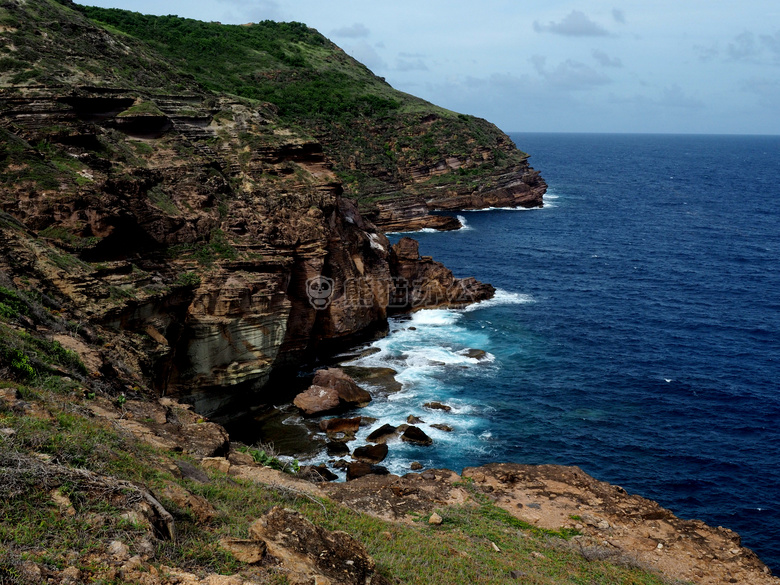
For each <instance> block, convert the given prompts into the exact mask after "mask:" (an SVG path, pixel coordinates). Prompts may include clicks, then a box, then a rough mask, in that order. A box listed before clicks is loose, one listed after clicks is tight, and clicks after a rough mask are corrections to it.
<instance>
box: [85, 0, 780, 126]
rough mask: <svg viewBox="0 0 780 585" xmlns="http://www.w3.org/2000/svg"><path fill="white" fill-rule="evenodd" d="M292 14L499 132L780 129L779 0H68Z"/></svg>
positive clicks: (196, 12)
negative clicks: (484, 121)
mask: <svg viewBox="0 0 780 585" xmlns="http://www.w3.org/2000/svg"><path fill="white" fill-rule="evenodd" d="M77 1H78V2H79V3H82V4H92V5H96V6H104V7H114V8H125V9H128V10H134V11H137V12H143V13H147V14H176V15H179V16H184V17H188V18H196V19H199V20H206V21H219V22H222V23H225V24H243V23H247V22H257V21H260V20H266V19H268V20H277V21H298V22H303V23H305V24H307V25H309V26H311V27H313V28H316V29H317V30H318V31H319V32H321V33H322V34H324V35H325V36H327V37H328V38H330V39H331V40H332V41H333V42H335V43H336V44H337V45H339V46H340V47H341V48H343V49H344V50H345V51H346V52H347V53H349V54H350V55H352V56H353V57H355V58H356V59H358V60H359V61H361V62H363V63H364V64H365V65H367V66H368V67H369V68H370V69H371V70H372V71H373V72H374V73H375V74H376V75H379V76H381V77H384V78H385V79H387V81H388V82H389V83H390V84H391V85H392V86H393V87H395V88H396V89H399V90H401V91H405V92H407V93H411V94H414V95H417V96H419V97H422V98H424V99H426V100H429V101H431V102H433V103H435V104H437V105H440V106H443V107H445V108H449V109H451V110H455V111H457V112H461V113H466V114H473V115H475V116H479V117H482V118H486V119H488V120H490V121H491V122H494V123H495V124H497V125H498V126H499V127H500V128H501V129H502V130H504V131H505V132H652V133H656V132H657V133H706V134H780V2H777V0H741V1H738V0H654V1H653V2H647V1H643V2H639V1H623V2H617V0H604V1H602V0H590V1H588V2H570V1H567V0H548V1H547V2H540V1H530V0H479V2H477V1H470V2H458V1H453V0H447V1H443V0H425V1H423V0H415V1H410V0H395V1H394V2H392V3H391V2H377V1H373V0H327V1H325V0H320V1H317V2H315V1H313V0H294V1H283V0H166V1H165V2H160V1H159V0H77Z"/></svg>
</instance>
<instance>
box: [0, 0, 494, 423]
mask: <svg viewBox="0 0 780 585" xmlns="http://www.w3.org/2000/svg"><path fill="white" fill-rule="evenodd" d="M66 4H67V3H66ZM1 16H2V20H3V22H4V23H5V24H4V25H3V29H2V31H0V37H2V40H3V42H4V47H5V51H6V53H7V54H9V55H13V57H6V61H9V62H10V65H11V66H12V67H10V68H9V69H7V70H6V71H5V73H4V74H3V77H2V85H3V87H2V90H1V91H2V93H0V134H2V139H3V140H2V146H0V160H1V161H2V169H0V173H1V174H2V182H3V188H2V192H1V193H0V207H1V208H2V210H3V212H4V213H5V214H7V215H6V216H5V217H6V221H5V222H4V223H3V225H2V227H1V228H0V229H2V230H3V234H4V237H3V240H2V242H0V246H1V247H2V257H1V258H0V265H2V268H3V270H4V272H5V275H6V277H7V278H8V279H10V282H11V284H13V286H15V287H20V288H21V289H24V290H27V291H29V290H32V289H35V290H38V291H40V292H43V293H45V294H46V295H47V296H49V297H51V298H53V299H57V301H56V302H57V305H58V306H60V307H62V310H63V311H65V312H66V313H67V314H68V315H69V316H70V318H71V319H72V320H73V321H76V322H80V323H84V324H88V325H89V326H91V327H94V328H96V330H99V331H103V330H106V331H113V332H118V331H120V332H122V333H123V335H122V336H118V337H117V339H116V341H115V343H117V344H119V345H121V346H122V347H123V349H122V350H121V352H120V353H123V354H126V355H125V358H124V362H125V363H126V364H127V363H135V364H137V368H135V369H134V368H130V367H129V366H128V368H126V369H129V370H134V372H133V375H132V376H130V377H128V373H127V372H125V373H124V374H121V375H120V374H119V373H118V370H117V369H116V368H114V370H116V371H114V375H115V377H117V378H121V379H124V384H125V385H129V386H131V387H135V386H139V387H141V388H149V389H150V391H152V392H154V393H156V394H178V395H186V396H188V397H189V399H190V400H191V401H193V402H194V403H195V404H197V405H198V408H199V409H200V410H201V411H203V412H209V413H211V412H214V411H215V410H218V409H220V408H221V407H222V406H223V402H225V401H229V400H230V399H231V395H233V396H235V395H242V394H247V393H252V392H258V391H261V390H262V389H263V388H264V386H265V385H266V383H267V382H268V380H269V378H270V376H271V375H272V374H273V373H275V372H283V371H286V370H288V369H294V368H296V367H298V366H300V365H301V364H302V363H303V362H305V361H306V360H309V359H313V358H316V357H319V356H322V355H326V354H328V353H332V352H333V351H335V350H337V349H339V348H340V347H342V346H344V345H346V344H349V343H352V342H354V341H355V340H356V339H359V338H362V337H365V336H368V335H371V334H373V333H375V332H376V331H377V330H381V329H383V328H384V326H385V324H386V317H387V311H388V306H389V305H390V304H391V303H390V301H391V299H392V298H394V297H395V296H397V295H396V288H397V287H398V286H401V285H402V286H404V287H407V286H411V287H412V288H414V286H425V287H430V286H432V285H431V283H430V282H429V281H431V280H437V279H442V278H443V279H444V280H445V281H446V282H444V281H442V283H441V284H440V288H442V287H443V288H442V290H444V289H451V290H452V291H456V292H453V293H452V294H451V295H450V297H451V300H452V301H453V302H454V303H455V304H463V303H465V302H473V301H474V300H479V299H480V298H486V297H487V296H490V295H491V294H492V288H490V287H476V286H475V285H474V283H473V281H471V280H469V281H465V283H464V284H465V286H460V283H461V281H460V280H458V279H454V278H453V277H452V275H451V273H449V272H448V271H446V270H444V269H443V267H441V268H440V269H438V270H434V271H431V270H430V267H431V266H434V265H436V264H435V263H434V264H431V262H430V261H429V260H424V261H423V260H418V259H414V260H410V259H409V258H406V259H405V260H404V262H405V264H404V266H407V268H405V272H404V274H407V273H408V275H411V274H412V272H414V270H411V271H410V270H409V268H408V266H409V263H410V261H411V265H415V264H418V263H421V265H422V264H424V265H425V266H426V272H425V274H426V279H425V280H424V281H423V280H421V279H419V278H415V279H414V282H417V283H418V284H417V285H415V284H414V282H413V281H409V283H408V285H407V283H401V282H400V281H399V280H398V277H399V276H403V275H402V274H401V273H400V272H399V271H398V270H397V266H398V262H397V261H396V260H395V253H394V251H393V250H392V249H391V248H390V246H389V242H388V240H387V238H386V237H385V236H384V235H383V233H382V232H381V231H379V230H378V228H377V227H376V226H375V225H374V224H373V223H371V222H370V221H368V220H366V219H364V217H363V216H362V215H361V214H360V212H359V210H358V208H357V205H356V204H355V203H354V202H353V201H352V200H350V199H348V198H346V197H344V196H343V195H342V193H343V188H342V184H341V181H340V179H339V177H338V176H337V175H336V174H335V173H334V171H333V168H332V167H333V164H332V162H331V160H330V159H329V158H328V157H327V156H326V154H325V153H324V151H323V146H322V145H321V144H320V143H319V142H318V141H317V140H315V139H314V138H312V137H311V136H309V135H307V134H306V133H305V131H303V130H300V129H297V130H296V129H294V128H291V127H290V126H289V125H288V124H286V123H285V122H284V121H283V120H282V119H280V117H279V116H278V113H277V108H276V107H275V106H273V105H272V104H267V103H262V102H257V101H252V100H249V99H241V98H237V97H234V96H227V95H222V94H215V93H212V92H209V91H206V90H205V89H204V88H202V87H201V86H199V85H198V84H197V83H195V82H193V81H192V79H191V78H189V77H187V76H186V75H183V74H182V73H181V72H179V71H177V70H176V69H175V67H174V66H173V65H170V64H168V63H167V62H166V60H165V59H164V58H162V57H161V56H160V55H157V54H155V52H154V50H152V49H150V48H149V47H147V46H145V45H143V44H142V43H140V42H139V41H137V40H134V39H131V38H125V37H119V36H116V35H115V34H112V33H109V32H107V31H106V30H105V29H103V28H101V27H100V26H99V25H97V24H95V23H93V22H91V21H89V20H88V19H87V18H85V17H84V16H83V15H81V14H80V13H79V12H78V11H76V10H75V9H74V8H72V7H70V6H67V5H60V4H58V3H56V2H49V1H48V0H44V1H43V2H40V3H36V4H30V3H25V2H6V3H5V4H4V5H3V8H2V15H1ZM55 21H56V22H58V23H59V24H58V25H57V26H56V27H53V26H52V25H51V23H52V22H55ZM30 50H33V51H34V54H29V55H28V52H29V51H30ZM21 53H24V55H22V54H21ZM21 57H24V58H25V60H22V58H21ZM58 57H59V58H58ZM133 62H135V63H147V62H148V63H153V64H154V65H153V67H152V69H151V72H150V71H144V70H141V69H137V68H133V69H130V68H129V67H130V66H129V63H133ZM152 73H153V75H152ZM133 79H137V81H138V84H137V85H131V82H132V80H133ZM155 80H160V81H161V84H162V85H164V86H166V88H168V89H171V90H172V89H178V90H179V91H178V92H177V93H170V92H165V91H163V90H162V89H160V88H158V89H152V88H149V87H148V86H149V85H151V84H153V83H154V81H155ZM436 266H440V265H436ZM312 286H314V287H317V290H316V291H315V290H314V289H312V288H311V287H312ZM323 286H324V287H326V288H327V290H323V288H322V287H323ZM461 293H464V294H467V295H468V296H467V297H463V298H455V297H457V295H458V294H461ZM417 296H418V297H419V296H421V295H417ZM423 296H424V295H423ZM406 308H409V307H406ZM130 356H132V357H130ZM131 378H132V379H131ZM259 399H262V396H261V397H259Z"/></svg>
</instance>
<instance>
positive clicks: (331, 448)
mask: <svg viewBox="0 0 780 585" xmlns="http://www.w3.org/2000/svg"><path fill="white" fill-rule="evenodd" d="M325 448H326V449H327V451H328V455H330V456H331V457H341V456H343V455H349V447H347V444H346V443H342V442H341V441H331V442H330V443H328V444H327V445H325Z"/></svg>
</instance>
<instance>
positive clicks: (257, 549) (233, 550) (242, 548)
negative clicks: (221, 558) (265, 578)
mask: <svg viewBox="0 0 780 585" xmlns="http://www.w3.org/2000/svg"><path fill="white" fill-rule="evenodd" d="M219 546H220V547H222V548H223V549H224V550H226V551H227V552H229V553H230V554H232V555H233V556H234V557H236V560H238V561H240V562H242V563H247V564H250V565H254V564H256V563H259V562H261V561H262V560H263V557H265V552H266V545H265V542H263V541H262V540H243V539H239V538H223V539H221V540H220V541H219Z"/></svg>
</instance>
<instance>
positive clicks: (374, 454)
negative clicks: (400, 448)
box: [352, 443, 388, 463]
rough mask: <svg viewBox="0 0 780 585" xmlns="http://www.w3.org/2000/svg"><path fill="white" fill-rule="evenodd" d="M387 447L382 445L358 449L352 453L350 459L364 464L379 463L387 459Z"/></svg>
mask: <svg viewBox="0 0 780 585" xmlns="http://www.w3.org/2000/svg"><path fill="white" fill-rule="evenodd" d="M387 451H388V449H387V445H386V444H384V443H381V444H378V445H365V446H363V447H358V448H357V449H355V450H354V451H353V452H352V457H354V458H355V459H357V460H358V461H363V462H364V463H381V462H382V461H384V460H385V457H387Z"/></svg>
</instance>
